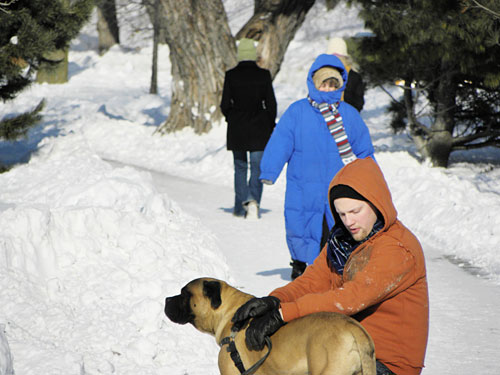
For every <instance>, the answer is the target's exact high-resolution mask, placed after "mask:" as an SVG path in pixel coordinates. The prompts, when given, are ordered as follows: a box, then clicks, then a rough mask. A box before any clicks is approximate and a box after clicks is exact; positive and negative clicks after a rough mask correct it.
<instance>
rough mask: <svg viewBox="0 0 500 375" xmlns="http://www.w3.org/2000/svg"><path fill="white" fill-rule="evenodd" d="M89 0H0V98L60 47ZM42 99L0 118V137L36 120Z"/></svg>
mask: <svg viewBox="0 0 500 375" xmlns="http://www.w3.org/2000/svg"><path fill="white" fill-rule="evenodd" d="M92 7H93V0H8V1H6V0H4V1H1V2H0V99H1V100H2V101H4V102H5V101H8V100H11V99H14V98H15V97H16V96H17V95H18V94H19V93H20V92H21V91H22V90H24V89H25V88H26V87H28V86H29V85H30V84H31V83H32V82H33V79H34V73H35V72H36V70H37V69H38V68H39V66H40V63H41V62H42V61H44V56H47V55H49V54H51V53H53V52H54V51H58V50H64V49H66V48H67V47H68V44H69V42H70V41H71V39H73V38H74V37H75V36H76V35H77V34H78V32H79V31H80V28H81V27H82V25H83V23H84V22H85V21H86V20H87V19H88V17H89V16H90V13H91V11H92ZM42 107H43V102H41V103H39V104H38V105H37V107H36V108H35V109H34V110H33V111H29V112H26V113H24V114H22V115H20V116H19V117H18V118H8V119H4V120H2V121H0V139H9V140H11V139H16V138H19V137H22V136H24V135H25V134H26V131H27V129H28V128H29V127H31V126H33V125H34V124H36V122H37V121H39V120H40V117H39V112H40V111H41V109H42Z"/></svg>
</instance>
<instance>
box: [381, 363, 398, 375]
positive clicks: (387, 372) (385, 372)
mask: <svg viewBox="0 0 500 375" xmlns="http://www.w3.org/2000/svg"><path fill="white" fill-rule="evenodd" d="M377 375H396V374H395V373H393V372H392V371H391V370H389V369H388V368H387V366H386V365H384V364H383V363H382V362H379V361H377Z"/></svg>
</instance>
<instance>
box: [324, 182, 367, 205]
mask: <svg viewBox="0 0 500 375" xmlns="http://www.w3.org/2000/svg"><path fill="white" fill-rule="evenodd" d="M338 198H351V199H357V200H358V201H365V202H368V199H366V198H365V197H363V196H362V195H361V194H359V193H358V192H357V191H356V190H354V189H353V188H352V187H350V186H349V185H335V186H334V187H333V188H332V189H331V190H330V201H331V202H332V203H333V201H334V200H335V199H338Z"/></svg>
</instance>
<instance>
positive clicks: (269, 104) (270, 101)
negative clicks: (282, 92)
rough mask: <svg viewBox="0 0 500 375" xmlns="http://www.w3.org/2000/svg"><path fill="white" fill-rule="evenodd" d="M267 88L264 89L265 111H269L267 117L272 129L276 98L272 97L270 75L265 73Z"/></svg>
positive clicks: (274, 122) (276, 108)
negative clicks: (268, 116)
mask: <svg viewBox="0 0 500 375" xmlns="http://www.w3.org/2000/svg"><path fill="white" fill-rule="evenodd" d="M267 75H268V79H267V88H266V99H265V103H266V109H267V110H268V111H269V115H270V117H271V119H272V121H273V127H274V126H275V125H276V113H277V110H278V104H277V103H276V97H275V96H274V89H273V81H272V79H271V73H270V72H269V71H267Z"/></svg>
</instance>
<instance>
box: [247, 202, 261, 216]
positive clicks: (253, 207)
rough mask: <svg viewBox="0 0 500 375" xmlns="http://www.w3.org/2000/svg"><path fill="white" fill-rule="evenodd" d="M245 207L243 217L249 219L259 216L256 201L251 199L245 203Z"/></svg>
mask: <svg viewBox="0 0 500 375" xmlns="http://www.w3.org/2000/svg"><path fill="white" fill-rule="evenodd" d="M245 209H246V210H247V213H246V215H245V218H247V219H250V220H256V219H258V218H260V213H259V204H258V203H257V201H253V200H252V201H250V202H248V203H247V204H245Z"/></svg>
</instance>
